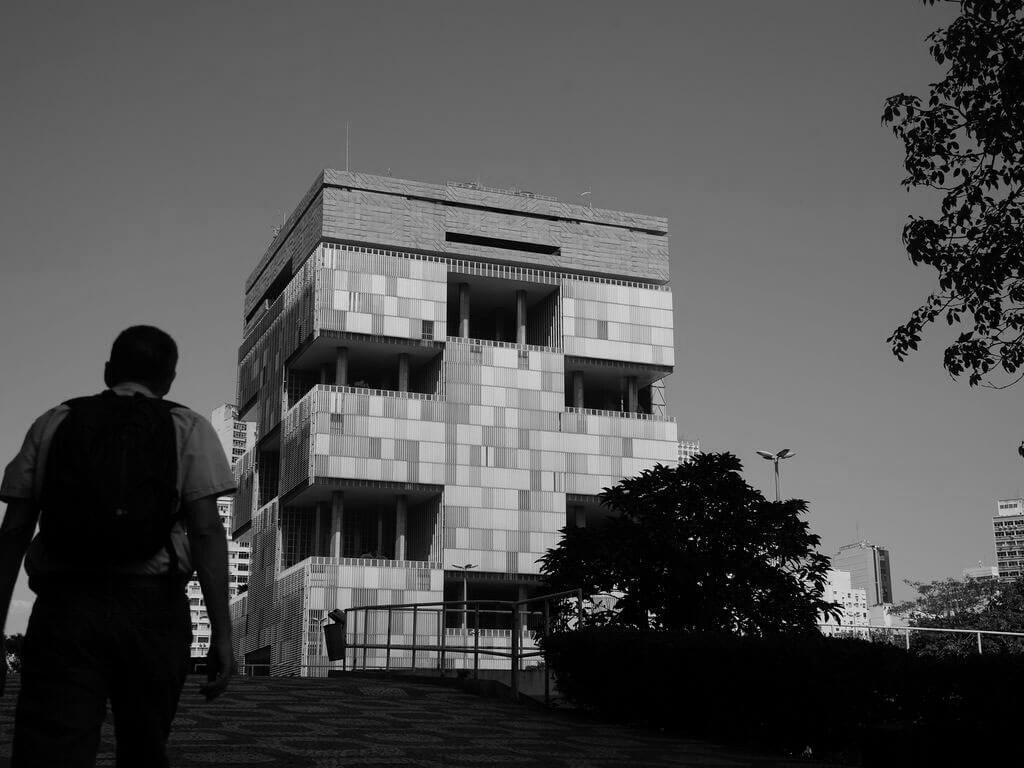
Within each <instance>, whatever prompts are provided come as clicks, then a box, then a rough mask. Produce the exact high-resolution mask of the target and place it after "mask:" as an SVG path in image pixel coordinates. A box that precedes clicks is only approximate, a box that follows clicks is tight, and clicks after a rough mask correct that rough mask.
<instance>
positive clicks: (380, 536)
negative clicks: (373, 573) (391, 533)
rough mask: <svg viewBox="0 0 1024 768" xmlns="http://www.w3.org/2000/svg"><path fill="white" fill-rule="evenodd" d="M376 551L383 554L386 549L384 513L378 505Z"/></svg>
mask: <svg viewBox="0 0 1024 768" xmlns="http://www.w3.org/2000/svg"><path fill="white" fill-rule="evenodd" d="M373 551H374V552H376V553H377V554H381V553H382V552H383V551H384V513H383V512H381V509H380V507H377V546H376V547H374V550H373Z"/></svg>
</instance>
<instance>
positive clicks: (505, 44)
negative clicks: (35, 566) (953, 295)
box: [0, 0, 1024, 631]
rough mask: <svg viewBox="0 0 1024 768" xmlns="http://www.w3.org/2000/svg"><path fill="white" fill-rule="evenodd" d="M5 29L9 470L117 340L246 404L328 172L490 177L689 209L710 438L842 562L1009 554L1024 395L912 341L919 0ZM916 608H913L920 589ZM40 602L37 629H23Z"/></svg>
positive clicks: (704, 431) (319, 8)
mask: <svg viewBox="0 0 1024 768" xmlns="http://www.w3.org/2000/svg"><path fill="white" fill-rule="evenodd" d="M4 16H5V18H4V23H3V25H2V28H0V73H2V75H0V105H2V107H0V231H2V245H0V248H2V251H0V253H2V264H3V271H2V280H0V306H2V313H3V314H2V318H3V328H4V333H3V335H2V336H0V359H2V360H3V368H2V375H0V456H2V457H3V458H2V459H0V461H6V460H7V458H8V457H9V456H11V455H13V453H14V452H15V451H16V450H17V447H18V445H19V444H20V441H21V439H22V436H23V434H24V431H25V429H26V428H27V427H28V425H29V424H30V422H31V421H32V419H33V418H34V417H35V416H36V415H37V414H38V413H40V412H42V411H43V410H45V409H46V408H48V407H49V406H51V405H53V404H55V403H56V402H59V401H61V400H63V399H66V398H68V397H71V396H74V395H79V394H83V393H88V392H91V391H98V390H99V389H100V388H101V387H102V382H101V373H102V364H103V361H104V360H105V359H106V355H107V353H108V351H109V345H110V342H111V341H112V340H113V337H114V336H115V335H116V333H117V332H118V331H119V330H120V329H121V328H123V327H125V326H127V325H131V324H134V323H153V324H156V325H159V326H162V327H164V328H166V329H167V330H168V331H169V332H170V333H172V334H173V335H174V336H175V338H176V339H177V340H178V342H179V345H180V347H181V352H182V359H181V363H180V366H179V370H180V373H179V378H178V382H177V384H176V386H175V388H174V390H172V393H171V396H172V397H173V398H174V399H176V400H179V401H183V402H185V403H188V404H190V405H191V406H192V407H194V408H195V409H196V410H198V411H200V412H202V413H209V411H210V410H211V409H212V408H213V407H215V406H216V405H217V404H219V403H221V402H224V401H228V400H231V399H233V397H234V382H235V366H234V361H235V356H236V349H237V346H238V343H239V340H240V339H239V333H240V328H241V323H240V311H241V309H240V308H241V293H242V282H243V280H244V279H245V277H246V275H247V274H248V272H249V270H250V269H251V268H252V266H253V265H254V264H255V262H256V260H257V259H258V258H259V256H260V254H261V253H262V251H263V249H264V247H265V245H266V243H267V241H268V239H269V238H270V235H271V233H272V230H273V227H274V226H275V225H276V224H278V223H280V222H281V221H282V219H283V218H284V217H285V216H286V215H287V214H288V212H290V211H291V209H292V208H293V206H294V205H295V204H296V202H297V201H298V199H299V197H300V195H301V194H302V193H303V192H304V191H305V190H306V188H307V187H308V186H309V185H310V184H311V183H312V181H313V179H314V178H315V176H316V174H317V172H318V171H319V169H321V168H323V167H342V168H343V167H344V163H345V123H346V121H350V122H351V126H352V128H351V133H352V141H351V165H352V168H353V169H354V170H361V171H367V172H372V173H385V172H386V171H387V170H388V169H390V171H391V173H392V174H393V175H395V176H398V177H403V178H410V179H418V180H423V181H428V182H443V181H445V180H449V179H452V180H476V179H479V180H481V181H482V182H483V183H484V184H487V185H490V186H520V187H524V188H527V189H531V190H533V191H535V192H540V193H545V194H552V195H556V196H558V197H560V198H562V199H565V200H574V199H578V198H577V195H578V194H579V193H580V192H583V191H585V190H587V189H590V190H592V191H593V194H592V200H593V203H594V205H595V206H599V207H607V208H616V209H623V210H632V211H641V212H645V213H651V214H656V215H662V216H667V217H668V218H669V224H670V230H671V253H672V271H673V272H672V274H673V281H672V282H673V287H674V295H675V302H676V349H677V357H676V359H677V366H676V372H675V373H674V374H673V376H672V377H671V379H670V382H671V384H670V389H669V395H670V397H671V407H672V410H673V412H674V413H675V415H676V416H677V417H678V420H679V424H680V432H681V434H685V435H687V436H694V437H697V438H699V439H700V440H701V444H702V447H704V448H705V449H707V450H715V451H724V450H728V451H732V452H734V453H736V454H738V455H739V456H740V457H741V459H742V460H743V461H744V463H745V464H746V476H747V478H748V480H749V481H750V482H751V483H752V484H753V485H755V486H757V487H760V488H762V489H763V490H765V492H766V493H771V492H772V491H771V472H770V465H768V464H767V463H766V462H764V461H762V460H760V459H758V458H757V457H756V456H755V454H754V451H755V450H756V449H759V448H760V449H766V450H773V451H774V450H779V449H781V448H790V449H792V450H794V451H796V454H797V455H796V457H795V458H793V459H790V460H789V461H788V462H786V463H785V464H784V466H783V493H784V494H785V495H787V496H788V495H792V496H799V497H801V498H805V499H807V500H808V501H809V502H810V504H811V513H810V520H811V524H812V527H813V529H814V530H815V531H816V532H817V533H819V534H820V535H821V536H822V542H823V548H824V550H825V551H826V552H832V551H834V550H835V549H836V548H837V547H838V546H839V545H841V544H844V543H847V542H849V541H852V540H854V539H855V538H856V537H857V534H858V531H859V535H860V537H863V538H868V539H870V540H871V541H873V542H876V543H879V544H883V545H887V546H888V547H890V549H891V551H892V558H893V568H894V572H895V576H896V577H897V578H898V579H903V578H912V579H933V578H938V577H943V576H947V575H959V574H960V571H961V569H962V568H963V567H965V566H968V565H974V564H976V563H977V561H979V560H983V561H985V562H986V563H991V562H992V560H993V553H992V550H993V546H992V538H991V524H990V517H991V514H992V513H993V510H994V509H995V502H996V500H997V499H999V498H1004V497H1012V496H1016V495H1018V494H1020V493H1021V491H1022V490H1024V482H1022V481H1021V471H1022V464H1021V461H1020V459H1019V458H1018V457H1017V454H1016V446H1017V443H1018V441H1019V440H1020V438H1021V437H1024V424H1022V423H1021V420H1020V419H1019V418H1018V417H1017V415H1016V412H1014V411H1013V410H1012V408H1013V406H1012V404H1013V403H1015V402H1019V399H1020V395H1021V392H1022V390H1021V389H1020V388H1019V387H1018V388H1017V389H1016V390H1009V391H1004V392H992V391H985V390H972V389H970V388H969V387H968V386H967V384H966V382H952V381H950V380H949V379H948V378H947V377H946V375H945V373H944V372H943V370H942V368H941V351H942V347H943V346H944V342H945V340H947V339H948V338H949V337H950V335H951V332H950V331H949V330H948V329H945V328H939V329H937V330H938V333H936V334H932V336H931V337H930V338H931V342H930V343H927V344H925V345H924V347H923V348H922V349H921V350H920V351H919V352H918V353H917V354H916V355H915V357H914V358H912V359H911V360H910V361H909V362H908V363H907V364H903V365H900V364H897V362H896V361H895V359H894V358H893V357H892V356H891V354H890V353H889V351H888V348H887V346H886V344H885V338H886V336H887V335H888V334H889V332H890V331H891V330H892V328H893V327H895V326H896V325H897V324H899V323H900V322H902V320H903V318H904V317H905V315H906V314H907V313H908V312H909V311H910V310H911V309H913V307H915V306H916V304H917V302H918V301H919V300H921V299H923V297H924V296H925V295H926V293H927V291H928V290H929V289H930V288H931V286H932V284H933V276H932V275H931V274H928V273H926V272H924V271H923V270H915V269H914V268H912V267H911V266H910V264H909V262H908V261H907V259H906V256H905V254H904V252H903V250H902V246H901V244H900V228H901V226H902V223H903V221H904V220H905V217H906V215H907V213H908V212H910V211H911V210H912V209H917V210H922V209H924V208H926V207H927V205H928V201H927V200H925V199H922V198H918V197H915V196H913V195H908V194H907V193H905V192H904V191H903V190H902V189H901V188H900V186H899V180H900V178H901V177H902V167H901V160H902V151H901V147H900V146H899V144H898V142H897V141H896V139H895V138H893V137H892V135H891V134H890V133H889V132H888V131H887V130H885V129H883V128H882V127H881V126H880V124H879V115H880V112H881V105H882V100H883V99H884V98H885V97H886V96H887V95H890V94H892V93H895V92H897V91H900V90H909V91H913V92H917V93H923V92H924V91H925V89H926V87H927V84H928V83H929V82H931V81H933V80H936V79H938V78H939V76H940V73H939V70H938V68H937V67H936V66H935V65H934V64H933V63H932V62H931V61H930V60H929V59H928V56H927V52H926V47H925V44H924V41H923V38H924V35H925V34H927V33H928V32H929V31H931V30H932V29H934V28H935V27H937V26H939V25H941V24H942V23H944V22H945V21H946V20H948V18H949V17H950V12H949V11H948V10H947V9H945V8H926V7H925V6H924V5H923V4H922V3H921V2H920V0H868V1H862V2H858V3H849V2H847V3H842V2H820V0H802V1H801V2H797V1H796V0H789V1H786V0H776V2H771V3H764V2H756V1H755V0H747V1H746V2H726V1H722V2H715V3H707V2H702V3H698V2H681V1H680V0H672V1H671V2H631V3H623V2H596V1H594V0H588V1H587V2H557V3H553V2H532V1H526V0H519V1H518V2H515V3H507V2H440V1H437V0H432V1H431V2H379V1H378V2H372V3H371V2H362V3H355V2H347V3H344V2H321V3H314V2H291V3H269V2H244V3H243V2H209V3H198V2H181V3H173V4H168V3H162V4H157V3H147V2H141V3H140V2H104V3H71V2H64V3H51V2H40V1H39V0H33V1H32V2H27V1H24V0H15V2H12V3H9V4H8V5H7V6H6V7H5V14H4ZM907 594H908V590H907V588H905V587H902V586H900V587H898V588H897V596H906V595H907ZM29 596H30V593H28V592H27V590H26V589H25V588H24V586H23V585H22V586H20V587H19V589H18V592H17V594H16V599H17V600H19V601H22V602H19V603H17V604H16V605H15V609H14V610H13V612H12V617H11V620H10V622H9V624H8V630H9V631H19V630H20V629H21V628H23V626H24V621H25V608H26V605H27V603H26V602H25V601H26V600H27V599H28V598H29Z"/></svg>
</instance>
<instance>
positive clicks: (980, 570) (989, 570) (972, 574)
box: [960, 563, 999, 579]
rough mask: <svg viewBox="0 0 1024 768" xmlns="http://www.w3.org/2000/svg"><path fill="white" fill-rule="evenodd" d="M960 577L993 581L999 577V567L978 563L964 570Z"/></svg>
mask: <svg viewBox="0 0 1024 768" xmlns="http://www.w3.org/2000/svg"><path fill="white" fill-rule="evenodd" d="M960 575H961V576H962V577H963V578H965V579H995V578H998V577H999V567H998V566H995V565H982V564H981V563H978V564H977V565H976V566H973V567H971V568H964V569H963V571H961V572H960Z"/></svg>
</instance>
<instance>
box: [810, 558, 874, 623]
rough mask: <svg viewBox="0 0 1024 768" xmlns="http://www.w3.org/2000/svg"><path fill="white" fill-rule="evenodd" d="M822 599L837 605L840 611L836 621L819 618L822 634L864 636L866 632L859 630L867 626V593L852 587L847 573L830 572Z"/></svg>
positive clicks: (823, 617) (825, 617) (830, 618)
mask: <svg viewBox="0 0 1024 768" xmlns="http://www.w3.org/2000/svg"><path fill="white" fill-rule="evenodd" d="M822 599H823V600H826V601H828V602H830V603H837V604H838V605H839V611H840V613H839V617H838V619H836V618H833V617H831V616H822V617H821V619H820V622H821V624H822V625H823V626H822V627H821V632H822V634H825V635H849V634H853V635H862V636H863V635H865V634H866V632H867V630H865V629H860V628H861V627H867V626H868V624H869V615H868V598H867V592H865V591H864V590H863V589H857V588H855V587H854V586H853V585H852V583H851V577H850V573H849V572H847V571H837V570H830V571H829V572H828V581H826V582H825V592H824V594H823V596H822Z"/></svg>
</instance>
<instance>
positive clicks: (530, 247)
mask: <svg viewBox="0 0 1024 768" xmlns="http://www.w3.org/2000/svg"><path fill="white" fill-rule="evenodd" d="M444 239H445V240H446V241H447V242H449V243H462V244H463V245H481V246H485V247H487V248H503V249H504V250H507V251H523V252H525V253H541V254H544V255H545V256H558V255H559V254H561V252H562V249H561V248H559V247H558V246H555V245H540V244H538V243H524V242H522V241H521V240H503V239H501V238H499V237H482V236H480V235H463V234H461V233H459V232H445V233H444Z"/></svg>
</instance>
